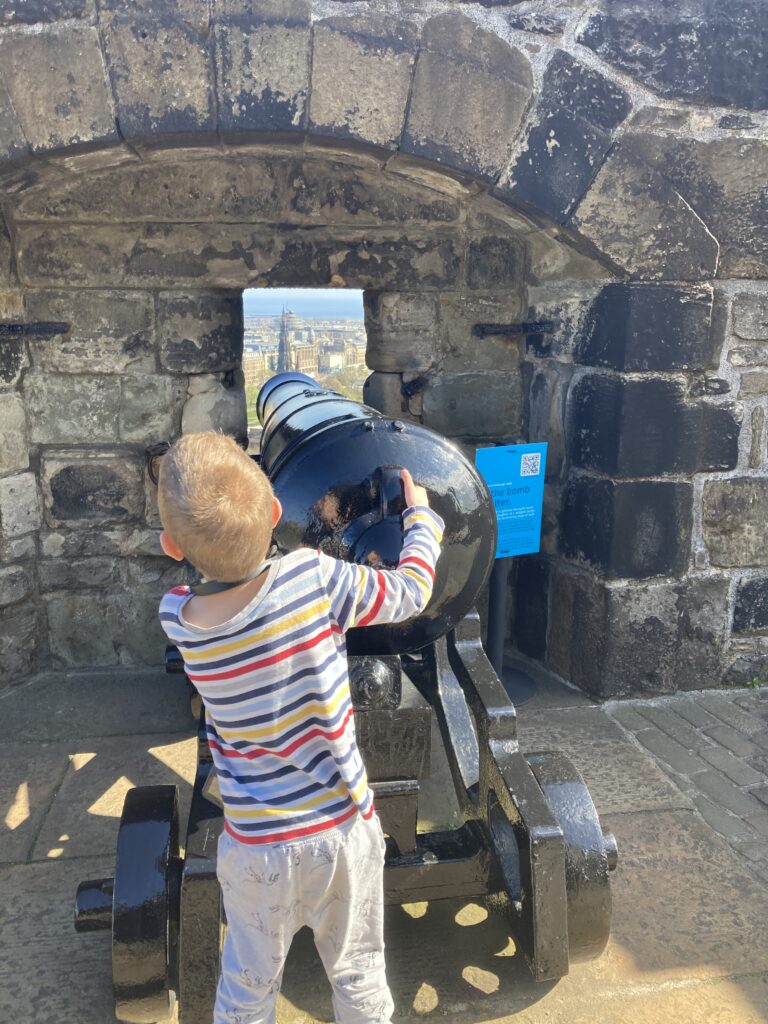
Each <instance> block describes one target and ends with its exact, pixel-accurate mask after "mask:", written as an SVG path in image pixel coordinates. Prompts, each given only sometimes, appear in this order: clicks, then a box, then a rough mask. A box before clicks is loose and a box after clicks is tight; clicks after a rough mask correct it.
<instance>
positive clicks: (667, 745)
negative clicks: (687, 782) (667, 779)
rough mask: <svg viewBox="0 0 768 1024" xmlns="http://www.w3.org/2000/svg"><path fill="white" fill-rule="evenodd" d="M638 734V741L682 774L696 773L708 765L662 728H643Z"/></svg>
mask: <svg viewBox="0 0 768 1024" xmlns="http://www.w3.org/2000/svg"><path fill="white" fill-rule="evenodd" d="M636 735H637V741H638V743H640V744H641V745H642V746H643V747H645V748H646V750H650V752H651V753H652V754H654V755H655V756H656V757H658V758H659V759H660V760H661V761H664V763H665V764H668V765H669V767H670V768H671V769H672V770H673V771H675V772H679V773H680V774H681V775H694V774H695V773H696V772H700V771H703V770H704V769H705V768H706V767H707V765H706V764H705V762H704V761H702V760H701V758H700V757H697V756H696V755H695V754H691V753H689V752H688V751H687V750H686V749H685V747H683V746H681V745H680V744H679V743H678V742H677V740H674V739H672V737H671V736H667V735H666V733H663V732H662V731H661V730H660V729H642V730H641V731H640V732H638V733H637V734H636Z"/></svg>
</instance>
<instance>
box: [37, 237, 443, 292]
mask: <svg viewBox="0 0 768 1024" xmlns="http://www.w3.org/2000/svg"><path fill="white" fill-rule="evenodd" d="M364 234H365V237H360V233H357V232H354V231H350V232H349V233H347V232H342V231H339V230H338V229H337V230H336V231H331V229H328V231H327V233H326V232H324V233H323V234H319V233H317V234H315V233H310V232H307V231H306V230H300V229H296V230H295V231H285V232H282V233H281V235H280V238H279V239H278V240H277V242H276V240H275V237H274V232H264V231H262V230H258V229H256V228H254V226H252V225H247V224H211V225H199V224H156V225H144V226H143V227H142V226H139V225H131V224H128V225H118V226H115V227H110V228H108V227H106V226H103V225H95V226H91V227H88V228H86V227H85V226H84V227H83V228H82V229H75V228H60V227H46V226H41V225H37V224H35V225H33V224H24V225H21V226H20V229H19V235H20V238H21V240H22V241H21V244H20V253H19V257H20V258H19V267H20V276H21V278H22V280H23V281H24V282H25V283H27V284H30V285H42V286H48V287H50V286H51V285H53V286H56V287H58V286H71V285H87V286H89V287H105V288H109V287H114V286H115V284H116V283H119V284H120V285H121V286H125V287H138V288H147V287H154V288H158V287H167V288H191V289H195V288H224V289H235V288H242V287H243V285H244V284H248V285H250V286H251V287H287V288H309V287H323V286H327V285H328V284H329V283H331V279H332V278H334V279H335V281H336V283H339V282H340V281H341V282H343V283H344V285H343V286H344V287H347V288H377V289H380V288H386V289H388V290H392V291H412V290H415V289H417V288H422V289H443V288H450V287H455V285H456V282H457V279H458V275H459V270H460V267H461V256H460V254H459V252H458V250H457V242H456V241H455V240H454V239H453V238H445V237H441V236H440V235H437V234H432V235H430V234H429V233H428V232H424V236H423V237H419V235H418V234H417V233H415V232H413V231H409V232H408V233H407V235H406V234H404V233H403V234H400V235H397V236H396V237H393V236H392V234H391V233H387V234H386V235H385V234H383V233H379V232H372V231H366V232H364Z"/></svg>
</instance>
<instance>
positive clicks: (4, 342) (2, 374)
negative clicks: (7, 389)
mask: <svg viewBox="0 0 768 1024" xmlns="http://www.w3.org/2000/svg"><path fill="white" fill-rule="evenodd" d="M26 364H27V353H26V350H25V348H24V342H23V341H22V340H21V339H20V338H0V384H15V382H16V381H17V380H18V379H19V376H20V374H21V371H22V368H23V367H24V366H26Z"/></svg>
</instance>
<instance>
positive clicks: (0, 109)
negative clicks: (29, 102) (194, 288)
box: [0, 15, 29, 160]
mask: <svg viewBox="0 0 768 1024" xmlns="http://www.w3.org/2000/svg"><path fill="white" fill-rule="evenodd" d="M0 17H2V15H0ZM28 151H29V146H28V145H27V140H26V138H25V137H24V132H22V130H21V125H20V124H19V120H18V118H17V117H16V111H15V110H14V109H13V104H12V103H11V97H10V96H9V95H8V90H7V89H6V87H5V85H4V84H3V82H0V160H13V158H14V157H18V156H22V155H24V154H25V153H27V152H28Z"/></svg>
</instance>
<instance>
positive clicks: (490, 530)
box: [257, 373, 496, 654]
mask: <svg viewBox="0 0 768 1024" xmlns="http://www.w3.org/2000/svg"><path fill="white" fill-rule="evenodd" d="M257 413H258V416H259V419H260V421H261V423H262V424H263V428H264V430H263V434H262V441H261V465H262V468H263V469H264V471H265V473H266V474H267V475H268V476H269V478H270V480H271V481H272V486H273V487H274V490H275V493H276V494H277V496H278V497H279V499H280V501H281V502H282V505H283V517H282V520H281V522H280V523H279V524H278V527H277V529H276V531H275V542H276V544H277V546H278V547H279V548H280V549H281V550H282V551H292V550H294V549H295V548H297V547H300V546H302V545H303V546H308V547H315V548H319V549H320V550H321V551H324V552H325V553H326V554H328V555H331V556H333V557H334V558H341V559H344V560H345V561H348V562H358V563H360V564H367V565H374V566H386V567H392V566H395V565H396V564H397V560H398V556H399V553H400V549H401V547H402V539H403V538H402V522H401V512H402V511H403V507H404V506H403V497H402V485H401V480H400V473H399V470H400V467H405V468H406V469H408V470H409V471H410V472H411V475H412V476H413V478H414V480H415V481H416V482H417V483H419V484H421V485H422V486H424V487H426V489H427V492H428V494H429V500H430V505H431V507H432V508H434V510H435V511H436V512H437V513H438V514H439V515H440V516H441V517H442V518H443V520H444V521H445V534H444V537H443V546H442V553H441V555H440V559H439V561H438V563H437V573H436V578H435V586H434V591H433V596H432V599H431V601H430V603H429V606H428V607H427V608H426V610H425V611H424V612H423V613H422V614H421V615H419V616H418V617H417V618H415V619H411V620H409V621H408V622H404V623H400V624H396V625H387V626H368V627H364V628H362V629H355V630H351V631H350V632H349V633H348V634H347V643H348V649H349V651H350V653H352V654H404V653H407V652H409V651H415V650H419V649H420V648H423V647H425V646H426V645H427V644H429V643H431V642H432V641H434V640H436V639H437V638H438V637H440V636H443V635H445V634H446V633H447V632H448V631H449V630H450V629H452V628H453V626H455V625H456V623H457V622H458V621H459V620H460V619H461V618H462V616H463V615H464V614H465V613H466V612H467V611H468V610H469V609H470V608H471V607H472V606H473V605H474V603H475V601H476V599H477V596H478V594H479V592H480V590H481V588H482V587H483V585H484V584H485V582H486V581H487V579H488V576H489V574H490V571H491V567H492V563H493V556H494V550H495V547H496V520H495V517H494V514H493V509H492V505H491V499H490V495H489V493H488V489H487V487H486V485H485V482H484V481H483V480H482V478H481V477H480V475H479V474H478V472H477V470H476V469H475V467H474V466H473V465H472V463H471V462H469V461H468V460H467V459H466V458H465V456H464V455H463V454H462V452H461V451H460V449H459V448H458V447H457V446H456V445H455V444H453V443H451V442H450V441H448V440H447V439H446V438H445V437H443V436H442V435H440V434H437V433H435V432H434V431H432V430H429V429H428V428H427V427H423V426H421V425H419V424H416V423H410V422H407V421H403V420H397V419H392V417H387V416H383V415H382V414H381V413H380V412H377V411H376V410H375V409H371V408H369V407H368V406H365V405H362V404H360V403H359V402H355V401H353V400H352V399H349V398H345V397H344V396H343V395H339V394H336V393H335V392H333V391H329V390H327V389H325V388H323V387H322V386H321V385H320V384H318V383H317V382H316V381H314V380H312V378H311V377H307V376H306V375H304V374H300V373H283V374H278V375H277V376H276V377H273V378H271V380H269V381H267V383H266V384H265V385H264V386H263V387H262V389H261V391H260V392H259V396H258V399H257Z"/></svg>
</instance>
